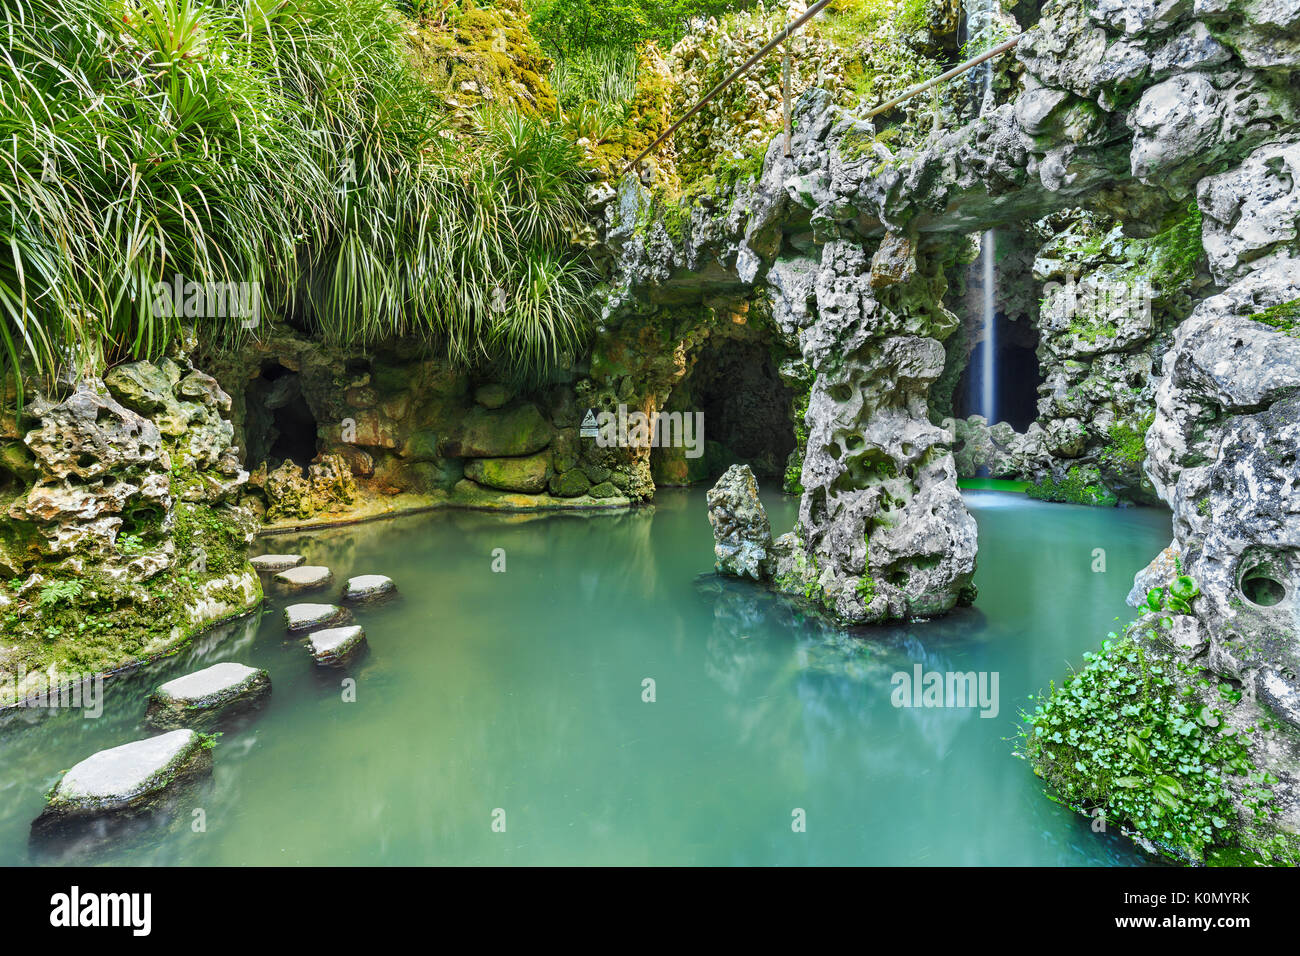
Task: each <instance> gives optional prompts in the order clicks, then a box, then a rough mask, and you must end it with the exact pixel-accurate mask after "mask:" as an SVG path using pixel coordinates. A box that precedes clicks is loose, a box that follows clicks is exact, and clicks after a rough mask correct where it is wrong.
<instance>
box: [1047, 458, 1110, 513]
mask: <svg viewBox="0 0 1300 956" xmlns="http://www.w3.org/2000/svg"><path fill="white" fill-rule="evenodd" d="M1025 494H1027V495H1029V497H1031V498H1037V499H1038V500H1040V501H1059V502H1064V503H1067V504H1076V505H1095V506H1099V507H1103V508H1109V507H1113V506H1114V505H1116V504H1117V503H1118V499H1117V498H1116V497H1115V495H1114V494H1112V493H1111V491H1110V489H1109V488H1107V487H1106V486H1105V484H1104V483H1103V482H1102V480H1101V473H1100V472H1099V471H1098V470H1097V466H1096V465H1074V466H1073V467H1071V468H1070V470H1069V471H1068V472H1066V474H1065V477H1064V478H1061V479H1060V480H1058V479H1057V478H1056V477H1055V476H1053V475H1048V476H1047V477H1046V478H1044V479H1043V480H1042V481H1039V482H1037V483H1035V484H1032V485H1030V486H1029V487H1028V488H1026V489H1025Z"/></svg>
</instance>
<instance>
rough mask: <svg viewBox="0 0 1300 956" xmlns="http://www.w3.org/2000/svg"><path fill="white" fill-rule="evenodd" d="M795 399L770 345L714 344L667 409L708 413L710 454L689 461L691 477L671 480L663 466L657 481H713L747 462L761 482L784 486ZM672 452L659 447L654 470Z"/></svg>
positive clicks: (706, 425)
mask: <svg viewBox="0 0 1300 956" xmlns="http://www.w3.org/2000/svg"><path fill="white" fill-rule="evenodd" d="M793 400H794V394H793V393H792V392H791V390H790V389H789V387H787V386H786V384H785V383H784V382H783V381H781V378H780V376H779V375H778V374H777V369H776V362H775V361H774V359H773V357H772V355H771V353H770V351H769V349H768V348H767V347H766V346H765V345H763V344H761V343H758V342H745V341H738V340H736V339H720V340H713V341H710V342H708V343H707V344H705V345H704V347H703V348H702V349H701V351H700V353H699V356H698V358H697V359H696V361H695V364H694V366H693V367H692V368H691V370H690V371H689V372H688V373H687V375H686V377H685V378H684V379H683V380H682V381H681V383H680V384H679V385H678V386H677V387H676V388H675V389H673V393H672V396H671V397H670V399H669V401H668V404H667V406H666V407H665V409H664V411H668V412H671V411H682V412H699V413H702V414H703V416H704V417H703V426H704V454H703V455H702V457H701V458H700V459H697V460H696V461H695V462H688V463H687V470H688V475H687V476H686V481H674V480H672V479H671V478H665V476H664V475H663V471H662V469H655V470H656V471H659V472H660V475H659V476H657V478H656V480H657V481H659V483H661V484H674V483H693V482H697V481H704V480H706V479H707V480H712V479H714V478H717V477H718V476H719V475H721V474H722V473H723V472H724V471H726V470H727V468H729V467H730V466H731V465H735V464H746V465H749V467H750V468H751V469H752V470H753V472H754V475H755V477H756V478H758V479H759V480H760V482H765V483H767V484H768V485H771V484H772V482H776V486H777V487H779V484H780V482H781V480H782V478H783V476H784V474H785V468H786V462H787V460H788V458H789V456H790V453H791V452H792V451H794V447H795V437H794V425H793V423H792V421H791V418H790V414H791V405H792V403H793ZM670 454H675V453H672V452H669V451H667V450H662V449H655V451H654V452H653V454H652V456H651V457H652V462H651V464H652V468H654V466H655V464H656V462H655V460H654V459H655V458H656V457H657V458H659V459H661V460H662V459H663V458H666V457H668V456H669V455H670ZM660 478H664V479H665V480H662V481H660Z"/></svg>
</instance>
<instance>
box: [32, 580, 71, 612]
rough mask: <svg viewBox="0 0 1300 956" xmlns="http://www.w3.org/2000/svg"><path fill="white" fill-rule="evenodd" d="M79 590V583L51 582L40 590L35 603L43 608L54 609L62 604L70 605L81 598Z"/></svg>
mask: <svg viewBox="0 0 1300 956" xmlns="http://www.w3.org/2000/svg"><path fill="white" fill-rule="evenodd" d="M81 590H82V586H81V582H80V581H51V582H50V583H49V584H47V585H45V587H43V588H41V594H40V597H39V598H38V599H37V603H38V604H39V605H40V606H41V607H43V608H50V607H55V606H56V605H59V604H64V603H67V604H71V603H72V602H74V601H76V599H77V598H79V597H80V596H81Z"/></svg>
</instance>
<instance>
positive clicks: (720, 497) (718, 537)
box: [708, 465, 772, 581]
mask: <svg viewBox="0 0 1300 956" xmlns="http://www.w3.org/2000/svg"><path fill="white" fill-rule="evenodd" d="M708 502H709V524H710V525H712V527H713V539H714V545H713V553H714V554H715V555H716V556H717V568H718V570H719V571H721V572H722V573H723V574H733V575H736V576H737V577H746V578H751V579H753V580H755V581H760V580H763V579H764V578H767V577H769V576H770V574H771V570H772V569H771V550H772V526H771V524H770V523H769V521H768V519H767V511H766V510H765V509H764V508H763V502H762V501H760V500H759V498H758V482H757V481H755V480H754V473H753V472H752V471H750V470H749V466H748V465H732V466H731V467H730V468H728V469H727V470H726V472H724V473H723V475H722V477H721V478H719V479H718V483H717V484H716V485H714V486H713V487H712V488H711V489H709V494H708Z"/></svg>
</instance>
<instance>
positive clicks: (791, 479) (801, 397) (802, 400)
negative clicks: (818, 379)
mask: <svg viewBox="0 0 1300 956" xmlns="http://www.w3.org/2000/svg"><path fill="white" fill-rule="evenodd" d="M814 381H815V379H812V378H810V379H809V380H808V382H807V384H806V385H805V387H804V388H803V389H801V390H799V391H797V392H795V394H794V396H793V398H792V399H791V402H790V417H791V419H792V420H793V421H794V453H793V456H792V458H791V460H790V463H789V464H788V465H786V469H785V480H784V482H783V483H782V486H781V490H782V491H784V492H785V493H786V494H787V495H802V494H803V485H802V484H801V483H800V480H799V479H800V478H802V477H803V459H804V455H805V453H806V452H807V450H808V424H807V422H806V421H804V419H805V418H806V417H807V415H808V402H809V400H810V399H811V398H812V389H813V382H814Z"/></svg>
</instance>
